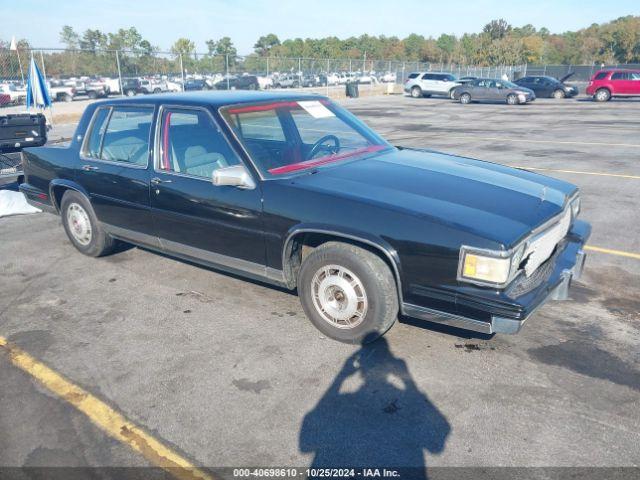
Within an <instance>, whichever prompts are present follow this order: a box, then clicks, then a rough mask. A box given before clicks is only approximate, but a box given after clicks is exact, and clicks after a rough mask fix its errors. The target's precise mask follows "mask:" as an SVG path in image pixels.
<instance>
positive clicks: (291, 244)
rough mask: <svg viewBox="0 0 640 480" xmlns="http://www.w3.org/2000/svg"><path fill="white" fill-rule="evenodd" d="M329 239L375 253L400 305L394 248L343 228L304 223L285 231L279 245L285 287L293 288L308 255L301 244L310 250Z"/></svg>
mask: <svg viewBox="0 0 640 480" xmlns="http://www.w3.org/2000/svg"><path fill="white" fill-rule="evenodd" d="M331 241H337V242H343V243H349V244H352V245H357V246H360V247H362V248H364V249H366V250H369V251H371V252H372V253H375V254H376V255H378V256H379V257H380V258H381V259H382V260H383V261H384V262H385V263H386V264H387V266H388V267H389V268H390V269H391V273H392V274H393V277H394V280H395V282H396V290H397V294H398V301H399V302H400V305H402V277H401V271H402V270H401V267H400V258H399V256H398V252H397V251H396V249H395V248H394V247H393V246H391V245H390V244H389V243H388V242H387V241H385V240H384V239H382V238H380V237H375V236H372V235H370V234H367V233H365V232H358V231H353V230H347V229H343V228H333V227H328V226H312V225H307V226H297V227H295V228H292V229H291V230H289V232H288V233H287V237H286V239H285V241H284V244H283V248H282V274H283V277H284V281H285V283H286V284H287V286H289V287H290V288H294V287H295V285H296V281H297V277H298V272H299V270H300V265H301V264H302V260H303V258H304V257H305V256H306V255H307V254H308V253H306V252H305V251H304V249H305V247H307V248H310V249H311V250H313V249H314V248H316V247H317V246H319V245H322V244H323V243H327V242H331Z"/></svg>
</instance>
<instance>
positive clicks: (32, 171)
mask: <svg viewBox="0 0 640 480" xmlns="http://www.w3.org/2000/svg"><path fill="white" fill-rule="evenodd" d="M153 125H156V126H159V127H158V128H153V127H152V126H153ZM299 125H300V126H303V127H302V128H301V127H299ZM72 138H73V139H72V141H71V143H70V145H69V146H68V147H67V148H62V149H61V148H60V147H40V148H28V149H25V150H24V151H23V156H24V175H25V182H24V183H23V184H22V185H21V186H20V190H21V191H22V192H23V193H24V194H25V196H26V198H27V199H28V201H29V202H30V203H31V204H33V205H36V206H38V207H39V208H42V209H44V210H47V211H50V212H53V213H55V214H58V215H60V216H61V219H62V223H63V226H64V229H65V231H66V233H67V235H68V237H69V240H70V242H71V243H72V244H73V245H74V246H75V247H76V248H77V249H78V250H79V251H80V252H82V253H84V254H86V255H89V256H93V257H98V256H102V255H106V254H108V253H110V252H112V251H113V247H114V245H115V242H116V240H120V241H124V242H129V243H133V244H137V245H143V246H145V247H146V248H149V249H152V250H157V251H159V252H161V253H164V254H167V255H172V256H175V257H178V258H182V259H186V260H188V261H192V262H196V263H201V264H203V265H207V266H210V267H214V268H218V269H221V270H226V271H230V272H232V273H235V274H240V275H244V276H247V277H249V278H253V279H257V280H260V281H263V282H268V283H272V284H275V285H278V286H280V287H284V288H287V289H292V290H293V289H296V288H297V292H298V295H299V297H300V301H301V303H302V307H303V309H304V311H305V313H306V314H307V316H308V317H309V318H310V320H311V321H312V322H313V324H314V325H315V326H316V327H317V328H318V329H319V330H320V331H322V332H323V334H325V335H326V336H329V337H331V338H335V339H337V340H340V341H344V342H367V341H371V340H373V339H375V338H376V337H378V336H380V335H382V334H384V333H385V332H386V331H387V330H388V329H389V328H390V327H391V326H392V325H393V323H394V322H395V320H396V318H397V317H398V315H399V314H404V315H407V316H410V317H415V318H419V319H424V320H430V321H437V322H440V323H444V324H447V325H454V326H458V327H461V328H466V329H470V330H474V331H479V332H483V333H487V334H490V333H515V332H517V331H518V330H519V329H520V328H521V326H522V324H523V323H524V322H525V320H526V319H527V318H528V317H529V316H530V315H531V314H532V312H533V311H534V310H536V309H537V307H539V306H541V305H542V304H543V303H544V302H545V301H546V300H549V299H564V298H566V297H567V292H568V288H569V285H570V283H571V280H572V279H575V278H578V277H579V275H580V273H581V271H582V266H583V262H584V258H585V255H584V252H583V251H582V248H583V245H584V243H585V242H586V240H587V237H588V236H589V233H590V226H589V224H587V223H585V222H583V221H581V220H579V219H578V218H577V217H578V214H579V211H580V198H579V192H578V189H577V188H576V187H575V186H574V185H571V184H569V183H567V182H564V181H562V180H559V179H555V178H550V177H545V176H543V175H539V174H536V173H532V172H528V171H525V170H519V169H514V168H510V167H506V166H502V165H498V164H494V163H489V162H485V161H479V160H473V159H469V158H464V157H456V156H450V155H446V154H442V153H437V152H434V151H430V150H421V149H414V148H396V147H394V146H392V145H391V144H390V143H388V142H386V141H385V140H384V139H382V138H381V137H380V136H379V135H378V134H377V133H375V132H374V131H372V130H371V129H370V128H369V127H367V126H366V125H365V124H364V123H363V122H360V121H358V120H357V119H355V117H353V116H352V115H351V114H350V113H348V112H347V111H346V110H344V109H343V108H342V107H340V106H339V105H337V104H335V103H333V102H331V101H330V100H329V99H328V98H325V97H322V96H318V95H312V94H308V95H301V94H298V95H287V94H283V93H281V92H275V93H271V92H247V91H239V90H238V91H233V92H213V93H206V94H192V95H182V94H166V95H161V96H156V97H146V98H127V99H112V100H108V101H104V102H100V103H94V104H91V105H89V106H88V107H87V109H86V110H85V113H84V115H83V117H82V118H81V120H80V123H79V124H78V128H77V131H76V134H75V135H73V137H72ZM233 294H235V293H233ZM129 295H130V296H129V298H128V299H127V300H128V301H135V295H136V293H135V291H132V292H131V293H130V294H129ZM237 295H238V302H241V301H242V299H241V297H242V293H241V292H240V291H239V292H237ZM256 328H263V327H262V326H260V325H258V326H257V327H256Z"/></svg>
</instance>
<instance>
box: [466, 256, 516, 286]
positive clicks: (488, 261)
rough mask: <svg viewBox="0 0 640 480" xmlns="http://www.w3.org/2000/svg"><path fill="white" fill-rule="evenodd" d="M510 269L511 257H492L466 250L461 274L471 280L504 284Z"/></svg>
mask: <svg viewBox="0 0 640 480" xmlns="http://www.w3.org/2000/svg"><path fill="white" fill-rule="evenodd" d="M510 271H511V257H506V258H500V257H490V256H485V255H481V254H478V253H472V252H465V253H464V254H463V256H462V266H461V269H460V276H461V277H463V278H466V279H469V280H476V281H480V282H487V283H491V284H504V283H506V282H507V280H508V279H509V272H510Z"/></svg>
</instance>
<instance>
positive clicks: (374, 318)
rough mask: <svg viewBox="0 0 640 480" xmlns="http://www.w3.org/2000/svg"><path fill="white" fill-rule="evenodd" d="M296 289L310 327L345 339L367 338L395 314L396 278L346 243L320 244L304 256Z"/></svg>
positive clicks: (366, 340) (382, 264) (371, 255)
mask: <svg viewBox="0 0 640 480" xmlns="http://www.w3.org/2000/svg"><path fill="white" fill-rule="evenodd" d="M298 295H299V296H300V302H301V303H302V308H303V309H304V311H305V313H306V315H307V317H309V319H310V320H311V322H312V323H313V324H314V325H315V327H316V328H317V329H318V330H320V331H321V332H322V333H324V334H325V335H326V336H328V337H330V338H333V339H335V340H338V341H341V342H345V343H369V342H372V341H374V340H375V339H376V338H378V337H380V336H381V335H383V334H384V333H385V332H386V331H387V330H389V328H391V326H392V325H393V324H394V322H395V321H396V319H397V317H398V294H397V290H396V284H395V281H394V278H393V274H392V273H391V270H390V269H389V267H388V266H387V264H386V263H385V262H384V261H383V260H382V259H381V258H380V257H379V256H377V255H375V254H374V253H372V252H370V251H368V250H365V249H363V248H360V247H357V246H355V245H350V244H346V243H340V242H328V243H325V244H322V245H320V246H319V247H317V248H316V249H315V250H314V251H313V252H311V253H310V254H309V255H308V256H307V257H306V258H305V259H304V261H303V263H302V267H301V268H300V274H299V275H298Z"/></svg>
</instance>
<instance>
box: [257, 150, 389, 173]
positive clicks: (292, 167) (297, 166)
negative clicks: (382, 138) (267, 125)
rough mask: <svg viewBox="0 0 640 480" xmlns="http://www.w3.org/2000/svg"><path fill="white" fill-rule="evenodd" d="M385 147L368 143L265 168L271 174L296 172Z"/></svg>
mask: <svg viewBox="0 0 640 480" xmlns="http://www.w3.org/2000/svg"><path fill="white" fill-rule="evenodd" d="M385 148H387V145H370V146H368V147H365V148H361V149H360V150H356V151H354V152H349V153H343V154H342V155H329V156H327V157H321V158H314V159H312V160H305V161H304V162H298V163H292V164H289V165H283V166H281V167H276V168H272V169H270V170H267V171H268V172H269V173H270V174H272V175H281V174H283V173H291V172H297V171H298V170H304V169H307V168H311V167H317V166H320V165H325V164H327V163H332V162H335V161H337V160H343V159H345V158H349V157H353V156H354V155H360V154H361V153H371V152H378V151H380V150H384V149H385Z"/></svg>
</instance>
